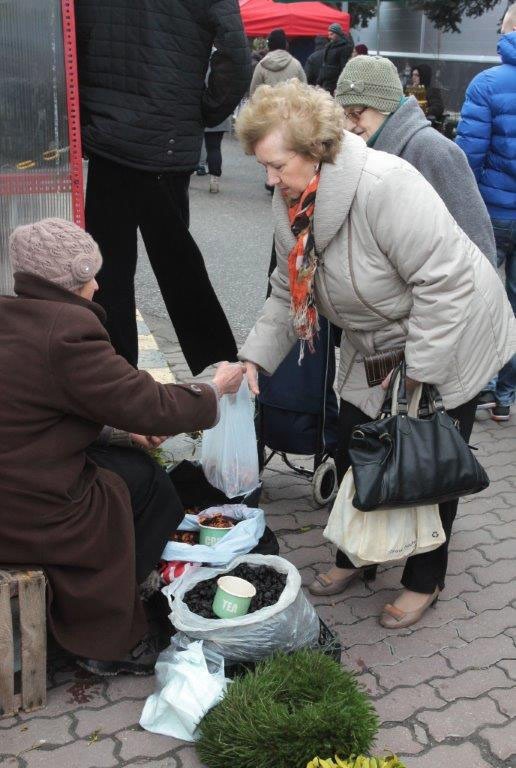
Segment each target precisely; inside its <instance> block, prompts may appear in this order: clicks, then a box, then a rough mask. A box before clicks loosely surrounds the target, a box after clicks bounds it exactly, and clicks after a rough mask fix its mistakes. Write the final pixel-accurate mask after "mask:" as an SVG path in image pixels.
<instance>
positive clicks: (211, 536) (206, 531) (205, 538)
mask: <svg viewBox="0 0 516 768" xmlns="http://www.w3.org/2000/svg"><path fill="white" fill-rule="evenodd" d="M230 530H231V528H214V527H213V526H211V525H202V524H199V544H205V545H206V546H207V547H213V545H214V544H217V542H218V541H219V540H220V539H222V538H224V536H225V535H226V534H227V533H229V531H230Z"/></svg>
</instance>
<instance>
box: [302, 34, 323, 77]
mask: <svg viewBox="0 0 516 768" xmlns="http://www.w3.org/2000/svg"><path fill="white" fill-rule="evenodd" d="M327 42H328V40H327V38H326V37H324V36H323V35H317V37H315V38H314V44H315V50H314V52H313V53H311V54H310V56H309V57H308V58H307V60H306V61H305V75H306V82H307V83H308V85H317V81H318V79H319V72H320V71H321V67H322V63H323V57H324V49H325V48H326V44H327Z"/></svg>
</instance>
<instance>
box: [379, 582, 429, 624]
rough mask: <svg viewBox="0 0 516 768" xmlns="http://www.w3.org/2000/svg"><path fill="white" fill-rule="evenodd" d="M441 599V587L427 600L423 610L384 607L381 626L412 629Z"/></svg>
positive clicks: (388, 604)
mask: <svg viewBox="0 0 516 768" xmlns="http://www.w3.org/2000/svg"><path fill="white" fill-rule="evenodd" d="M438 598H439V587H436V588H435V590H434V591H433V593H432V594H431V595H428V599H427V600H425V602H424V603H423V605H422V606H421V608H418V609H417V611H402V610H401V608H397V607H396V606H395V605H391V604H390V603H387V605H384V607H383V611H382V615H381V616H380V624H381V625H382V627H386V628H387V629H405V627H411V626H412V624H417V622H418V621H419V620H420V619H421V618H422V617H423V615H424V614H425V613H426V611H427V610H428V608H430V606H432V605H435V604H436V602H437V600H438Z"/></svg>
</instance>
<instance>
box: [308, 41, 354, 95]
mask: <svg viewBox="0 0 516 768" xmlns="http://www.w3.org/2000/svg"><path fill="white" fill-rule="evenodd" d="M354 47H355V44H354V42H353V38H352V37H351V35H347V34H346V35H345V37H341V38H339V40H337V41H336V42H332V43H328V45H327V46H326V48H325V49H324V55H323V61H322V66H321V69H320V71H319V79H318V81H317V84H318V85H321V86H322V87H323V88H325V89H326V90H327V91H329V92H330V93H333V91H334V90H335V88H336V87H337V80H338V79H339V75H340V73H341V72H342V70H343V69H344V67H345V66H346V64H347V63H348V60H349V58H350V57H351V54H352V53H353V48H354Z"/></svg>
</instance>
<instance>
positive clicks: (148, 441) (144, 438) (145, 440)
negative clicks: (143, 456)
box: [130, 433, 168, 450]
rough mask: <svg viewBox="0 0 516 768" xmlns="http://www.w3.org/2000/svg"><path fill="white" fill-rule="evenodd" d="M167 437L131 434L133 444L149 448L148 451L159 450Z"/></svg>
mask: <svg viewBox="0 0 516 768" xmlns="http://www.w3.org/2000/svg"><path fill="white" fill-rule="evenodd" d="M167 437H168V435H162V436H161V437H158V436H157V435H135V434H133V433H131V434H130V438H131V440H132V441H133V443H137V444H138V445H141V446H142V448H147V450H152V449H153V448H158V447H159V446H160V445H161V443H164V442H165V440H166V439H167Z"/></svg>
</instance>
